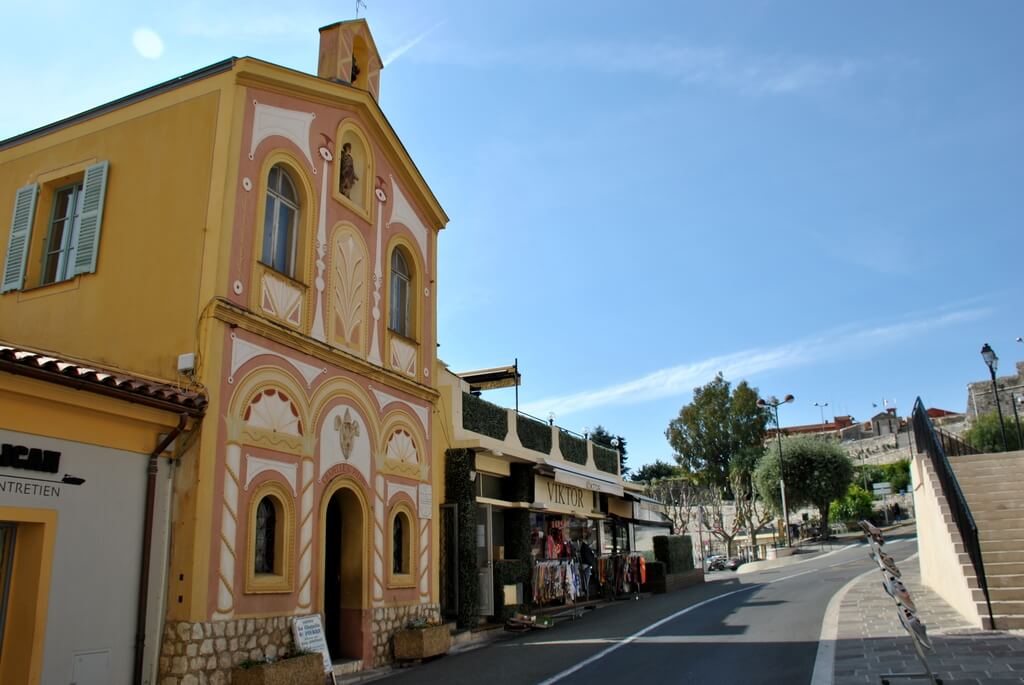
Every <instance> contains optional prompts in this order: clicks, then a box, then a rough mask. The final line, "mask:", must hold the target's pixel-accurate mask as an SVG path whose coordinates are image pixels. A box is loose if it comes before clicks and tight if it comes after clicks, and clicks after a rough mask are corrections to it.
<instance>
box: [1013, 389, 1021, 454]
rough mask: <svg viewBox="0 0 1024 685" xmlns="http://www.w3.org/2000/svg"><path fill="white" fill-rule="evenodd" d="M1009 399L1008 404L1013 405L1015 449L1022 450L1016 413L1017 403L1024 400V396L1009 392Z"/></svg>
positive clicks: (1018, 420)
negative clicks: (1015, 435) (1015, 428)
mask: <svg viewBox="0 0 1024 685" xmlns="http://www.w3.org/2000/svg"><path fill="white" fill-rule="evenodd" d="M1010 400H1011V402H1010V404H1012V405H1013V420H1014V422H1015V423H1016V424H1017V449H1019V450H1024V440H1022V439H1021V434H1020V414H1018V413H1017V403H1018V402H1024V397H1018V396H1017V395H1014V394H1013V393H1010Z"/></svg>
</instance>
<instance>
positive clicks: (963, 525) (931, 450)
mask: <svg viewBox="0 0 1024 685" xmlns="http://www.w3.org/2000/svg"><path fill="white" fill-rule="evenodd" d="M911 420H912V422H913V425H914V438H915V441H916V442H917V451H918V452H919V453H922V454H927V455H928V458H929V459H930V460H931V462H932V468H933V469H935V473H936V474H937V475H938V477H939V483H940V485H941V486H942V494H943V495H944V496H945V497H946V502H948V503H949V510H950V512H951V514H952V516H953V521H954V522H955V523H956V527H957V530H959V531H960V539H961V540H963V543H964V549H965V550H966V551H967V556H968V557H970V560H971V565H972V566H974V573H975V575H977V577H978V586H979V587H980V588H981V591H982V592H983V593H984V594H985V604H986V606H988V618H989V621H991V626H990V627H991V628H993V629H994V628H995V627H996V626H995V619H994V618H993V617H992V602H991V600H990V599H989V596H988V581H987V580H986V578H985V564H984V562H983V561H982V558H981V541H980V540H979V537H978V526H977V524H976V523H975V522H974V516H972V515H971V509H970V507H968V506H967V499H966V498H965V497H964V493H963V491H962V490H961V489H960V483H959V482H957V479H956V474H954V473H953V466H952V465H951V464H950V463H949V457H948V456H947V455H950V454H952V455H954V456H961V455H965V454H977V453H978V451H977V450H975V449H974V448H973V447H971V446H970V444H968V443H967V442H964V441H963V440H961V439H960V438H958V437H956V436H954V435H951V434H949V433H947V432H945V431H943V430H941V429H936V428H935V426H934V425H932V420H931V419H930V418H929V417H928V412H927V410H926V409H925V407H924V403H923V402H921V398H920V397H918V398H917V402H915V403H914V414H913V417H912V419H911Z"/></svg>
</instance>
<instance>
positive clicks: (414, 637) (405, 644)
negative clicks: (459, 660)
mask: <svg viewBox="0 0 1024 685" xmlns="http://www.w3.org/2000/svg"><path fill="white" fill-rule="evenodd" d="M393 639H394V646H395V658H396V659H427V658H429V657H432V656H437V655H439V654H447V653H448V648H449V647H451V645H452V636H451V633H450V632H449V631H448V627H447V626H428V627H426V628H412V629H409V630H399V631H398V632H397V633H395V636H394V638H393Z"/></svg>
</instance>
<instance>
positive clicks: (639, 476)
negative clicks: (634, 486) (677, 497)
mask: <svg viewBox="0 0 1024 685" xmlns="http://www.w3.org/2000/svg"><path fill="white" fill-rule="evenodd" d="M682 475H683V470H682V469H681V468H679V467H678V466H676V465H675V464H668V463H665V462H663V461H661V460H660V459H658V460H656V461H655V462H654V463H653V464H644V465H643V466H641V467H640V468H639V469H637V470H636V471H634V472H633V473H631V474H629V479H630V480H631V481H633V482H634V483H651V482H653V481H656V480H660V479H662V478H678V477H680V476H682Z"/></svg>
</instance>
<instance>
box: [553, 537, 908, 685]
mask: <svg viewBox="0 0 1024 685" xmlns="http://www.w3.org/2000/svg"><path fill="white" fill-rule="evenodd" d="M916 539H917V538H916V537H914V538H909V539H907V540H895V541H893V542H892V543H890V544H898V543H900V542H909V541H911V540H916ZM848 563H850V562H849V561H839V562H836V563H834V564H829V565H828V566H823V567H821V568H812V569H807V570H806V571H801V572H800V573H793V574H791V575H788V576H783V577H782V578H775V579H773V580H768V581H764V582H761V583H756V584H752V585H750V586H749V587H744V588H740V589H739V590H733V591H732V592H726V593H725V594H722V595H716V596H714V597H710V598H708V599H705V600H704V601H703V602H697V603H696V604H694V605H692V606H688V607H686V608H685V609H680V610H679V611H677V612H675V613H674V614H670V615H668V616H666V617H665V618H662V619H659V620H657V621H655V622H654V623H652V624H651V625H649V626H647V627H646V628H642V629H640V630H638V631H637V632H635V633H633V634H632V635H630V636H628V637H625V638H623V639H622V641H621V642H616V643H614V644H612V645H609V646H608V647H605V648H604V649H602V650H601V651H600V652H598V653H597V654H594V655H593V656H591V657H588V658H586V659H584V660H583V661H581V662H579V663H578V664H576V665H575V666H572V667H570V668H567V669H565V670H564V671H562V672H560V673H556V674H555V675H553V676H551V677H550V678H548V679H547V680H542V681H541V682H539V683H537V685H554V683H557V682H558V681H560V680H564V679H565V678H567V677H569V676H570V675H572V674H573V673H576V672H577V671H579V670H580V669H582V668H586V667H587V666H589V665H590V664H592V663H594V662H595V661H600V660H601V659H603V658H605V657H606V656H608V655H609V654H611V653H612V652H614V651H616V650H618V649H620V648H622V647H625V646H626V645H628V644H630V643H632V642H635V641H636V640H637V638H641V637H643V636H644V635H646V634H647V633H649V632H651V631H652V630H657V629H658V628H660V627H661V626H663V625H665V624H666V623H669V622H671V621H674V620H676V619H677V618H679V617H680V616H684V615H685V614H688V613H690V612H691V611H694V610H695V609H700V608H701V607H703V606H706V605H708V604H711V603H712V602H717V601H718V600H720V599H725V598H726V597H731V596H732V595H738V594H739V593H741V592H749V591H751V590H757V589H759V588H762V587H764V586H765V585H774V584H775V583H781V582H783V581H786V580H792V579H793V578H799V577H800V576H805V575H807V574H808V573H819V572H821V571H824V570H827V569H830V568H834V567H836V566H842V565H844V564H848Z"/></svg>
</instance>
